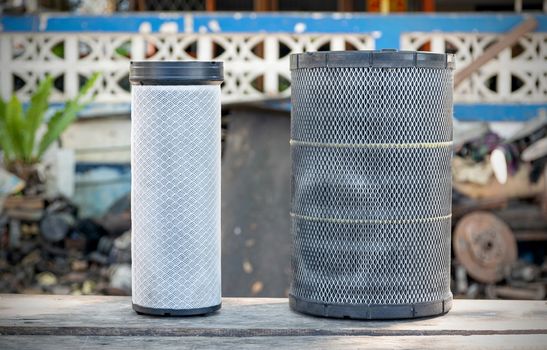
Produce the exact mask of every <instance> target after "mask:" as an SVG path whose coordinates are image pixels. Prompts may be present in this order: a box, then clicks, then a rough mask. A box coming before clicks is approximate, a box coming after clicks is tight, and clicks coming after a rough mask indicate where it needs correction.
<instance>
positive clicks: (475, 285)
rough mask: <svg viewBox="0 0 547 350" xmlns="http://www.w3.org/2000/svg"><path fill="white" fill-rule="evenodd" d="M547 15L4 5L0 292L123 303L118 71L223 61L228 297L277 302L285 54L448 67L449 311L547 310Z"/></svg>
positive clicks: (126, 144)
mask: <svg viewBox="0 0 547 350" xmlns="http://www.w3.org/2000/svg"><path fill="white" fill-rule="evenodd" d="M545 11H547V1H542V0H536V1H529V0H520V1H519V0H479V1H471V0H462V1H448V0H436V1H435V0H391V1H390V0H327V1H311V0H290V1H289V0H226V1H220V0H152V1H145V0H96V1H91V0H49V1H48V0H28V1H25V0H11V1H0V13H1V18H0V97H1V98H2V103H1V104H0V147H1V148H2V151H3V157H2V158H3V165H2V167H1V168H0V208H1V213H0V292H2V293H54V294H109V295H129V294H130V293H131V267H130V264H131V251H130V250H131V244H130V242H131V220H130V206H131V203H130V198H129V192H130V190H131V188H130V180H131V177H130V123H131V121H130V86H129V82H128V70H129V62H130V61H131V60H145V59H146V60H221V61H224V62H225V81H224V83H223V85H222V98H223V111H222V127H223V133H222V135H223V140H222V141H223V152H222V167H223V174H222V190H223V193H222V267H223V276H222V278H223V281H222V282H223V295H224V296H271V297H282V296H286V295H287V293H288V284H289V277H290V252H291V237H290V228H289V215H288V213H289V200H290V189H289V184H290V173H289V172H290V159H289V142H288V140H289V128H290V100H289V97H290V71H289V55H290V54H291V53H298V52H305V51H325V50H371V49H384V48H391V49H400V50H423V51H434V52H448V53H454V54H455V60H456V71H455V72H456V75H455V93H454V103H455V104H454V118H455V119H454V145H455V146H454V159H453V180H454V181H453V184H454V185H453V187H454V191H453V233H452V235H453V254H452V257H453V263H452V290H453V293H454V295H455V296H456V297H463V298H504V299H545V298H546V285H547V263H546V259H545V257H546V256H547V250H546V248H547V185H546V181H545V177H546V176H545V174H546V170H545V164H546V163H547V138H546V137H547V15H546V14H545Z"/></svg>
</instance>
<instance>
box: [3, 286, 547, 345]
mask: <svg viewBox="0 0 547 350" xmlns="http://www.w3.org/2000/svg"><path fill="white" fill-rule="evenodd" d="M105 345H106V346H107V347H110V348H122V349H141V348H151V347H158V348H162V349H175V348H176V349H180V348H202V347H203V348H220V349H240V348H268V349H272V348H280V347H283V348H296V349H318V348H319V349H321V348H325V349H332V348H334V347H339V348H344V347H345V348H352V349H354V348H362V349H407V348H419V349H439V348H444V349H458V350H461V349H475V348H481V349H509V348H511V349H514V348H534V349H547V301H501V300H456V301H455V302H454V306H453V308H452V310H451V311H450V312H449V313H448V314H447V315H445V316H441V317H434V318H426V319H419V320H410V321H408V320H407V321H353V320H334V319H325V318H317V317H311V316H305V315H300V314H297V313H295V312H293V311H291V310H290V309H289V306H288V303H287V300H286V299H265V298H242V299H234V298H227V299H224V301H223V306H222V309H221V310H220V311H219V312H217V313H215V314H212V315H209V316H196V317H190V318H172V317H171V318H165V317H150V316H139V315H137V314H136V313H135V312H134V311H133V310H132V309H131V302H130V298H128V297H106V296H54V295H50V296H46V295H0V349H4V350H8V349H18V350H19V349H27V348H40V349H61V348H71V349H92V348H98V347H101V346H105Z"/></svg>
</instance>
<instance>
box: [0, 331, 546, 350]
mask: <svg viewBox="0 0 547 350" xmlns="http://www.w3.org/2000/svg"><path fill="white" fill-rule="evenodd" d="M545 344H547V335H533V336H525V335H495V336H486V335H473V336H430V337H428V336H406V337H389V336H387V337H386V336H383V337H370V336H369V337H364V336H357V337H340V336H336V337H311V336H305V337H290V336H289V337H249V338H237V337H232V338H225V337H213V338H206V337H185V338H179V337H97V336H85V337H77V336H35V335H30V336H0V348H2V349H4V350H20V349H41V350H58V349H98V348H101V349H121V350H123V349H128V350H134V349H149V348H154V349H165V350H170V349H220V350H223V349H230V350H231V349H299V350H305V349H329V350H330V349H367V350H379V349H424V350H426V349H447V350H466V349H484V350H504V349H538V350H539V349H545Z"/></svg>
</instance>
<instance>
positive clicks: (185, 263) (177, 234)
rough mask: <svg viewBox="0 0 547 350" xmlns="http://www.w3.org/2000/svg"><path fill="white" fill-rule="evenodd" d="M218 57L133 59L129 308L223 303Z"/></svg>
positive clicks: (200, 310) (149, 310)
mask: <svg viewBox="0 0 547 350" xmlns="http://www.w3.org/2000/svg"><path fill="white" fill-rule="evenodd" d="M222 76H223V68H222V63H220V62H153V61H144V62H132V63H131V73H130V81H131V83H132V102H131V103H132V113H131V117H132V129H131V132H132V141H131V145H132V148H131V162H132V164H131V165H132V167H131V169H132V197H131V201H132V213H131V215H132V260H133V267H132V278H133V286H132V290H133V296H132V302H133V308H134V309H135V311H137V312H138V313H143V314H153V315H196V314H205V313H209V312H213V311H215V310H218V309H219V308H220V304H221V272H220V152H221V149H220V142H221V137H220V83H221V82H222Z"/></svg>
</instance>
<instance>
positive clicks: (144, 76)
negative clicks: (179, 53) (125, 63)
mask: <svg viewBox="0 0 547 350" xmlns="http://www.w3.org/2000/svg"><path fill="white" fill-rule="evenodd" d="M223 80H224V68H223V64H222V62H217V61H131V64H130V66H129V81H130V82H131V84H133V85H218V84H221V83H222V81H223Z"/></svg>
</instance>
